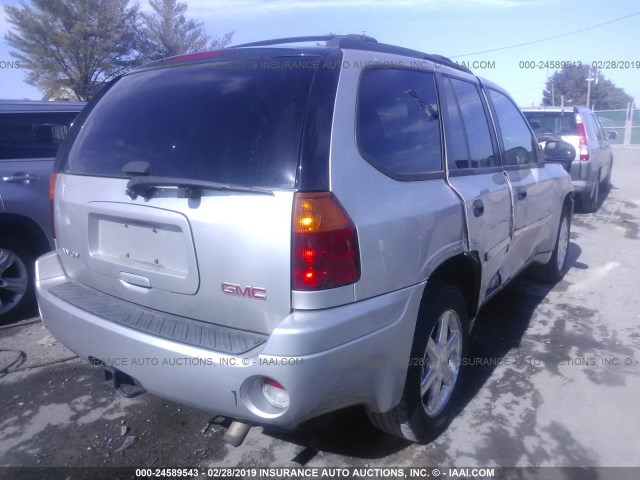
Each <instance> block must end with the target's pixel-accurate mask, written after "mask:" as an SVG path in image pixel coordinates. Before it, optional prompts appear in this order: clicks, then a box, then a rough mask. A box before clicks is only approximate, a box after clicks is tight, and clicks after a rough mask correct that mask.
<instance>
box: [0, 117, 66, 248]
mask: <svg viewBox="0 0 640 480" xmlns="http://www.w3.org/2000/svg"><path fill="white" fill-rule="evenodd" d="M76 115H77V112H30V113H22V112H20V113H18V112H16V113H2V114H0V198H1V199H2V204H3V205H4V210H5V212H6V213H10V214H15V215H20V216H24V217H27V218H30V219H33V220H35V221H36V223H37V224H38V225H39V226H40V228H41V229H42V232H43V233H44V234H45V235H46V236H47V237H49V238H50V236H51V215H50V207H49V177H50V175H51V170H52V167H53V159H54V158H55V156H56V152H57V151H58V146H59V144H60V143H61V142H62V140H63V138H64V136H65V135H66V133H67V130H68V129H69V126H70V125H71V123H72V122H73V119H74V118H75V117H76ZM52 246H53V245H52Z"/></svg>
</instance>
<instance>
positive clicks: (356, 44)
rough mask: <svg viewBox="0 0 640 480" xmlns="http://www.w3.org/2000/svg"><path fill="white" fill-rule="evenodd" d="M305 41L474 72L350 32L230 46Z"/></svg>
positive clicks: (257, 45) (444, 60)
mask: <svg viewBox="0 0 640 480" xmlns="http://www.w3.org/2000/svg"><path fill="white" fill-rule="evenodd" d="M304 42H326V45H327V47H332V48H347V49H353V50H365V51H370V52H380V53H391V54H396V55H404V56H406V57H413V58H419V59H422V60H429V61H431V62H435V63H439V64H441V65H446V66H447V67H451V68H455V69H456V70H460V71H463V72H467V73H472V72H471V70H469V69H468V68H467V67H465V66H463V65H459V64H457V63H455V62H454V61H453V60H451V59H450V58H447V57H444V56H442V55H433V54H428V53H423V52H419V51H417V50H412V49H410V48H404V47H397V46H395V45H389V44H386V43H379V42H378V41H377V40H376V39H375V38H373V37H369V36H367V35H358V34H349V35H315V36H305V37H285V38H274V39H272V40H262V41H259V42H251V43H243V44H241V45H234V46H233V47H230V48H241V47H266V46H269V45H283V44H287V43H304Z"/></svg>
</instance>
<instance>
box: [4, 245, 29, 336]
mask: <svg viewBox="0 0 640 480" xmlns="http://www.w3.org/2000/svg"><path fill="white" fill-rule="evenodd" d="M34 267H35V257H34V255H33V254H32V253H31V251H30V250H28V249H27V248H26V247H24V246H22V245H20V244H18V243H16V242H15V241H13V240H12V239H7V238H4V239H0V323H6V322H8V321H9V320H13V319H17V318H19V317H20V316H21V315H25V314H27V313H32V312H34V311H35V290H34V281H35V275H34Z"/></svg>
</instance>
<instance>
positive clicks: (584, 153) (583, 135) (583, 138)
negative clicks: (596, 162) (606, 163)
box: [576, 115, 589, 162]
mask: <svg viewBox="0 0 640 480" xmlns="http://www.w3.org/2000/svg"><path fill="white" fill-rule="evenodd" d="M576 117H577V118H576V120H577V123H578V135H579V136H580V160H582V161H583V162H584V161H587V160H589V144H588V143H587V131H586V130H585V129H584V123H582V119H581V118H580V115H577V116H576Z"/></svg>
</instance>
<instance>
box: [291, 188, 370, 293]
mask: <svg viewBox="0 0 640 480" xmlns="http://www.w3.org/2000/svg"><path fill="white" fill-rule="evenodd" d="M292 264H293V267H292V268H293V289H294V290H325V289H328V288H336V287H341V286H343V285H349V284H351V283H355V282H357V281H358V280H359V279H360V251H359V248H358V232H357V231H356V227H355V225H354V224H353V222H352V221H351V219H350V218H349V216H348V215H347V213H346V212H345V211H344V209H343V208H342V206H341V205H340V203H339V202H338V200H337V199H336V198H335V197H334V196H333V194H331V193H330V192H313V193H300V192H298V193H296V194H295V197H294V213H293V262H292Z"/></svg>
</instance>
